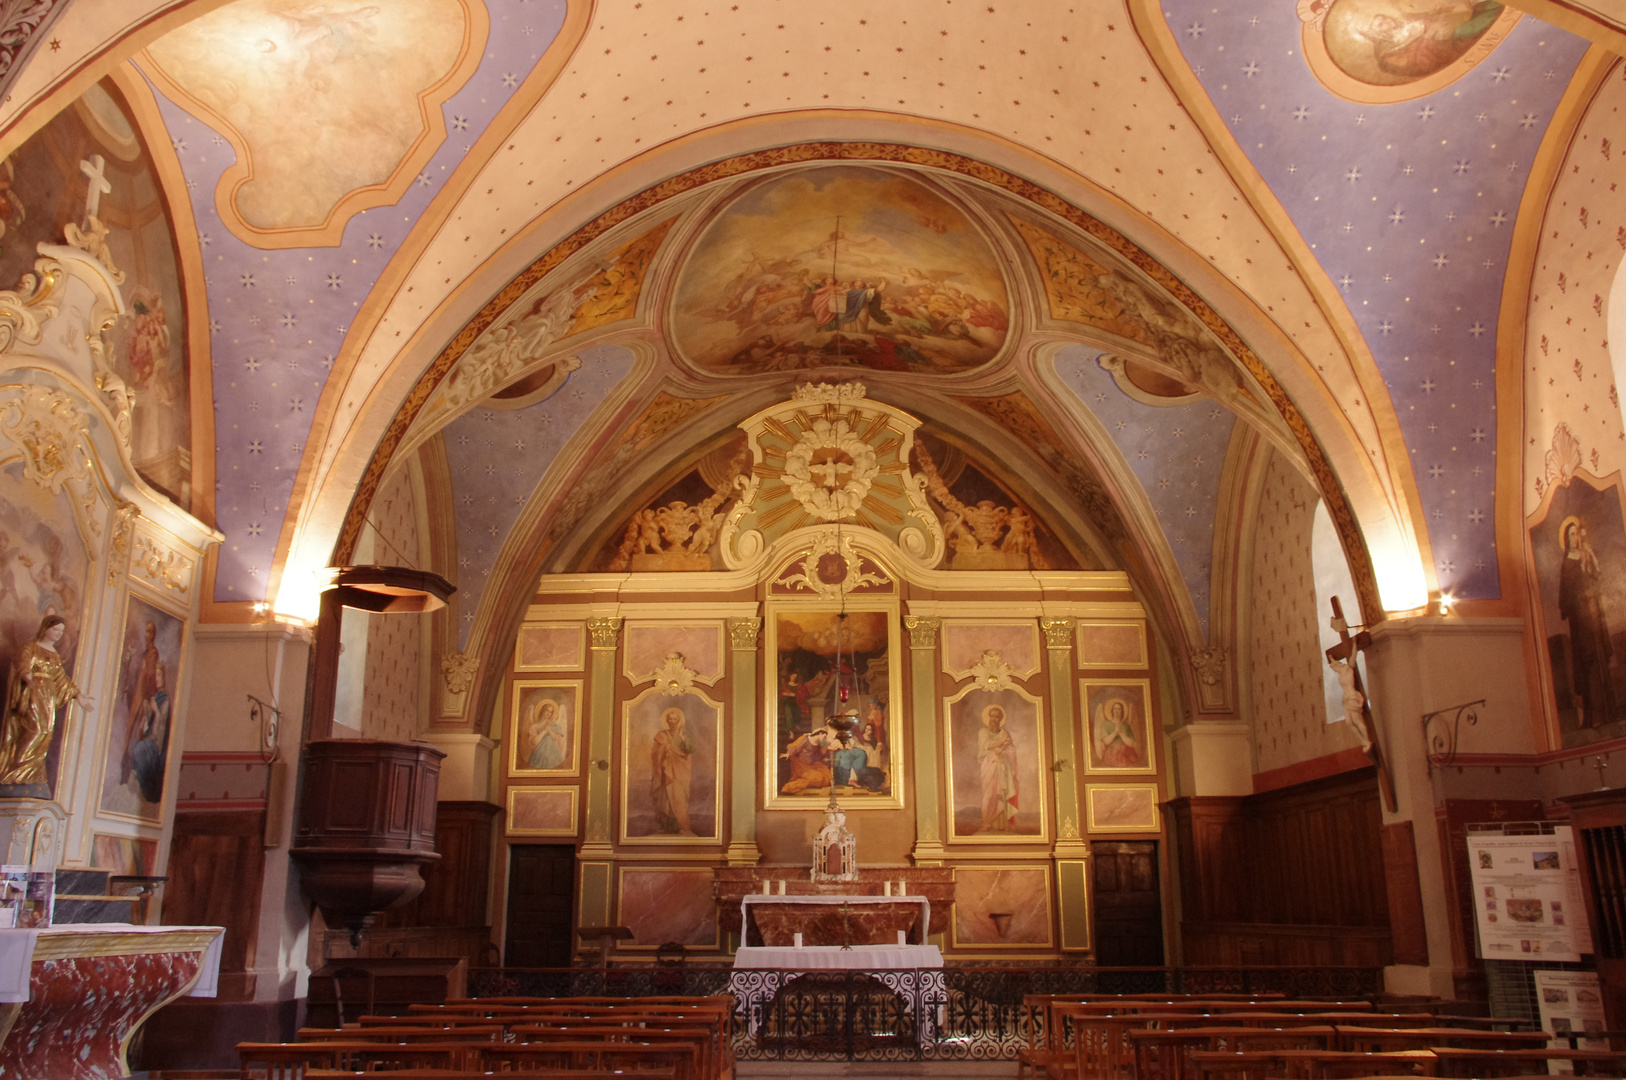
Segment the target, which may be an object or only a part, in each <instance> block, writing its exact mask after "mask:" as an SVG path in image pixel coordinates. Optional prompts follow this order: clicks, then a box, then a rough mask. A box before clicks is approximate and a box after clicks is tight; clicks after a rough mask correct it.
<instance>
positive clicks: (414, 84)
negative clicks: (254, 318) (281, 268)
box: [137, 0, 490, 248]
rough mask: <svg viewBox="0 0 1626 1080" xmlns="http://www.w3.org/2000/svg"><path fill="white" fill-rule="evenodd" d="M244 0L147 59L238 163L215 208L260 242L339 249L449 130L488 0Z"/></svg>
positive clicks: (171, 37) (160, 43)
mask: <svg viewBox="0 0 1626 1080" xmlns="http://www.w3.org/2000/svg"><path fill="white" fill-rule="evenodd" d="M308 8H309V4H308V3H306V2H305V0H238V2H237V3H233V4H228V5H227V6H225V7H223V8H219V9H217V10H215V11H212V12H210V13H209V14H207V15H204V16H202V17H201V18H198V19H195V20H193V21H192V22H189V23H187V24H186V25H184V26H181V27H179V28H177V29H176V30H173V31H171V32H170V33H168V34H166V35H164V37H162V38H160V39H159V40H157V41H155V42H153V43H152V44H151V45H149V46H148V47H147V48H146V49H145V50H144V51H143V52H142V53H141V54H140V55H139V57H138V61H137V62H138V63H139V65H140V66H141V68H142V70H143V71H144V72H145V73H146V74H147V75H148V76H149V77H151V78H152V80H153V81H154V82H155V83H157V84H158V85H159V87H160V88H161V89H162V90H163V92H164V93H165V94H166V95H168V96H169V97H170V98H171V99H172V100H174V101H175V102H176V103H177V104H178V105H180V106H181V107H182V108H184V109H186V110H187V111H188V112H191V113H193V114H194V115H196V116H197V117H198V118H199V119H201V120H203V121H205V122H206V123H208V124H209V125H210V126H212V127H214V128H215V129H216V130H217V131H219V132H220V134H221V135H222V136H223V137H224V138H225V139H226V140H227V141H228V142H229V143H230V144H231V146H232V149H233V150H234V151H235V152H236V154H237V162H236V164H234V165H233V166H232V167H231V168H229V169H227V170H226V172H225V173H224V174H223V175H222V176H221V178H220V183H219V185H218V186H217V187H216V188H215V205H216V207H217V209H218V210H219V212H220V217H221V220H222V221H223V222H225V224H226V227H227V228H229V229H230V230H231V231H232V233H233V234H234V235H236V236H237V237H238V238H239V239H241V240H242V241H244V242H245V243H247V244H251V245H253V246H255V247H258V248H297V247H332V246H335V245H337V244H338V243H340V241H341V240H342V239H343V235H344V227H345V223H346V222H348V221H349V220H350V218H352V217H354V216H355V215H356V214H359V213H361V212H362V211H364V210H369V209H372V208H373V207H377V206H389V205H392V204H394V203H396V202H398V201H400V199H401V196H402V195H404V194H405V193H406V190H407V187H408V186H409V185H410V184H411V183H412V180H413V178H414V177H415V176H417V174H418V173H419V172H420V171H421V170H422V169H423V168H424V166H426V165H427V164H428V163H429V159H430V158H431V157H433V156H434V154H435V152H436V151H437V150H438V149H439V148H440V146H441V144H442V143H443V142H444V141H445V139H446V122H445V117H444V116H443V114H442V106H443V105H444V104H445V103H446V101H447V100H448V99H449V98H450V97H451V96H452V95H453V94H455V93H457V91H458V90H460V89H462V87H463V85H464V84H465V83H467V82H468V80H469V79H470V78H471V77H472V76H473V75H474V72H475V69H476V68H477V67H478V66H479V63H480V55H481V52H482V51H483V50H484V48H485V43H486V38H487V36H488V34H489V31H490V17H489V15H488V13H487V12H486V9H485V5H484V4H482V3H481V2H480V0H390V2H389V4H388V7H387V10H388V17H387V18H386V17H384V14H385V10H386V9H385V7H384V6H383V5H380V4H379V3H377V0H330V2H329V3H328V4H326V5H325V6H324V11H323V17H322V19H320V20H317V19H313V18H311V17H310V15H309V11H308Z"/></svg>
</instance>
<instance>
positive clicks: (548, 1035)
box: [513, 1021, 724, 1080]
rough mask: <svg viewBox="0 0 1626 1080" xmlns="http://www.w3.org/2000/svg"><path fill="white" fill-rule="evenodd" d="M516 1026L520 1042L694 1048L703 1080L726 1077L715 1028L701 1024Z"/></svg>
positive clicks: (699, 1073) (518, 1041)
mask: <svg viewBox="0 0 1626 1080" xmlns="http://www.w3.org/2000/svg"><path fill="white" fill-rule="evenodd" d="M658 1023H659V1021H651V1022H650V1023H648V1024H621V1025H605V1024H591V1025H588V1024H570V1023H565V1024H559V1025H552V1024H549V1025H539V1024H516V1025H514V1028H513V1031H514V1039H515V1041H516V1042H517V1043H522V1044H533V1043H539V1042H570V1041H583V1040H593V1041H598V1040H602V1041H605V1042H647V1043H662V1044H671V1045H677V1044H682V1045H685V1046H693V1047H695V1048H696V1050H697V1052H698V1061H697V1065H696V1068H697V1075H698V1076H699V1077H702V1078H704V1080H720V1078H722V1077H723V1075H724V1070H723V1068H722V1063H721V1062H719V1061H718V1060H717V1054H716V1047H715V1042H714V1035H715V1033H716V1028H714V1027H711V1026H709V1025H702V1024H676V1025H674V1024H667V1025H664V1026H656V1025H657V1024H658Z"/></svg>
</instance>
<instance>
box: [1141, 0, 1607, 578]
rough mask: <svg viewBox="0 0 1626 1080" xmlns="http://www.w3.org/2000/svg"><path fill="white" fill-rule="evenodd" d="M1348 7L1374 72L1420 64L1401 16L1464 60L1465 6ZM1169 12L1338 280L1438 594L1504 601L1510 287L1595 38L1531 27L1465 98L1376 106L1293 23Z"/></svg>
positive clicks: (1194, 3)
mask: <svg viewBox="0 0 1626 1080" xmlns="http://www.w3.org/2000/svg"><path fill="white" fill-rule="evenodd" d="M1344 6H1348V7H1349V9H1350V10H1349V12H1347V13H1342V14H1340V13H1341V12H1342V9H1343V7H1344ZM1479 6H1480V7H1484V5H1479ZM1332 7H1333V9H1334V13H1335V14H1340V20H1341V21H1337V22H1336V23H1335V27H1334V30H1333V31H1332V35H1333V38H1334V39H1345V38H1347V39H1350V40H1351V42H1352V41H1353V38H1354V37H1355V36H1356V35H1357V32H1359V34H1360V35H1363V38H1362V39H1363V40H1365V41H1367V42H1368V43H1369V45H1370V47H1371V48H1372V49H1373V50H1374V52H1373V54H1372V55H1373V57H1374V58H1375V59H1374V61H1373V63H1374V64H1377V63H1379V60H1378V59H1376V58H1377V57H1379V56H1380V55H1381V56H1382V57H1384V58H1387V59H1385V60H1383V61H1382V62H1383V63H1388V64H1389V65H1390V67H1392V68H1395V67H1398V68H1399V69H1404V68H1405V67H1406V65H1407V64H1411V63H1413V62H1414V60H1407V59H1404V56H1405V55H1407V54H1406V53H1405V49H1406V48H1407V46H1406V45H1405V44H1404V42H1401V43H1399V44H1395V45H1393V46H1391V44H1389V43H1390V42H1394V41H1396V40H1397V39H1396V38H1395V37H1394V34H1395V33H1397V32H1401V31H1399V30H1398V29H1396V30H1393V31H1392V30H1391V29H1390V22H1388V21H1385V20H1389V21H1399V22H1402V23H1405V24H1406V25H1407V29H1406V30H1405V31H1404V32H1403V33H1405V34H1409V35H1411V36H1409V37H1407V38H1406V40H1407V41H1410V42H1412V43H1413V44H1412V45H1411V46H1410V49H1411V53H1410V54H1409V55H1411V56H1412V57H1414V58H1415V63H1417V64H1421V65H1422V66H1423V67H1427V66H1428V64H1430V63H1433V62H1434V61H1430V60H1426V54H1427V53H1428V52H1429V50H1434V51H1436V52H1438V53H1439V56H1437V57H1436V59H1440V58H1442V57H1443V55H1444V52H1445V51H1447V50H1455V49H1456V47H1457V46H1456V43H1454V42H1453V41H1452V39H1451V35H1452V34H1454V33H1455V32H1456V29H1454V28H1453V27H1455V28H1460V27H1462V26H1468V25H1469V23H1468V22H1459V21H1457V20H1458V16H1457V14H1455V13H1456V12H1459V11H1460V10H1462V9H1465V8H1466V7H1467V5H1464V4H1445V3H1428V2H1420V3H1402V2H1401V0H1384V2H1377V0H1365V2H1363V3H1362V4H1361V5H1359V6H1358V7H1357V6H1355V5H1353V4H1349V0H1343V3H1342V4H1334V5H1332ZM1165 15H1166V17H1167V19H1168V23H1169V27H1170V28H1171V29H1172V30H1173V31H1174V32H1175V33H1176V35H1177V36H1178V39H1179V41H1180V47H1181V49H1182V50H1183V52H1184V54H1185V57H1186V60H1187V61H1188V62H1189V63H1190V64H1191V66H1192V70H1193V71H1194V72H1195V73H1196V75H1197V77H1198V78H1199V79H1200V80H1201V81H1202V84H1203V87H1204V88H1205V89H1206V90H1207V92H1208V94H1209V96H1210V97H1211V98H1212V99H1213V102H1214V104H1215V106H1216V107H1217V108H1218V109H1219V111H1220V113H1221V115H1222V116H1223V117H1224V118H1225V121H1226V122H1227V124H1228V125H1229V127H1230V130H1231V133H1232V135H1234V136H1235V138H1236V140H1237V142H1238V144H1239V145H1240V146H1241V148H1242V150H1243V151H1244V152H1245V153H1246V154H1247V155H1248V157H1249V159H1250V160H1251V161H1252V163H1253V165H1254V167H1255V168H1257V169H1258V170H1259V172H1260V173H1261V174H1262V175H1263V176H1264V179H1265V181H1266V183H1268V184H1269V185H1270V188H1271V191H1272V192H1273V193H1274V195H1275V197H1276V198H1277V199H1279V200H1280V201H1281V204H1282V206H1283V207H1284V208H1285V209H1286V211H1287V213H1288V216H1289V217H1290V218H1291V219H1292V222H1293V224H1294V226H1296V227H1297V229H1298V230H1299V232H1300V233H1301V234H1302V235H1303V237H1304V239H1305V240H1306V241H1307V242H1308V244H1309V246H1310V249H1311V251H1312V252H1313V253H1314V255H1315V257H1316V258H1317V259H1318V260H1319V262H1320V264H1321V267H1322V268H1323V269H1324V270H1325V271H1326V273H1327V274H1328V275H1329V276H1330V277H1331V278H1332V280H1333V281H1334V282H1335V283H1336V284H1337V286H1338V289H1339V292H1340V294H1341V295H1342V296H1343V298H1344V302H1345V303H1346V304H1347V305H1348V307H1349V310H1350V313H1351V314H1352V315H1353V316H1354V319H1355V322H1356V324H1357V325H1358V326H1359V327H1360V330H1361V334H1362V337H1363V338H1364V340H1365V344H1366V346H1367V347H1368V348H1369V349H1370V350H1371V352H1372V356H1373V359H1374V360H1375V361H1376V362H1377V365H1378V370H1379V371H1380V372H1381V374H1382V376H1383V380H1384V383H1385V384H1386V385H1387V386H1388V387H1389V390H1390V394H1391V396H1392V397H1393V398H1394V399H1395V408H1396V411H1397V412H1398V414H1399V419H1400V427H1401V431H1402V433H1403V434H1404V436H1405V440H1406V446H1407V448H1408V452H1409V455H1410V457H1411V460H1412V468H1413V472H1414V474H1415V475H1416V477H1417V484H1418V487H1419V489H1420V492H1421V496H1422V503H1423V510H1424V513H1425V514H1426V517H1427V523H1428V528H1429V539H1430V541H1431V542H1432V545H1433V551H1434V561H1435V569H1436V571H1437V572H1438V575H1439V580H1440V586H1441V589H1442V590H1443V591H1446V592H1451V593H1454V594H1455V595H1457V596H1459V597H1494V596H1497V595H1498V594H1499V592H1500V585H1499V583H1498V579H1497V573H1496V550H1495V548H1496V544H1495V526H1494V515H1495V509H1496V507H1495V502H1496V498H1495V474H1496V412H1495V406H1496V396H1495V376H1494V371H1493V369H1494V366H1495V355H1496V328H1497V317H1498V314H1499V310H1500V305H1501V292H1502V280H1503V276H1504V274H1505V273H1506V272H1507V268H1508V267H1507V258H1508V248H1509V244H1510V243H1511V240H1512V236H1513V222H1514V217H1515V215H1516V214H1517V212H1518V208H1519V200H1520V198H1521V196H1522V195H1523V192H1524V187H1525V183H1526V181H1527V180H1528V178H1529V171H1530V165H1531V162H1532V161H1533V159H1534V157H1535V154H1536V150H1537V148H1538V147H1539V146H1540V144H1541V139H1542V136H1543V135H1544V134H1545V132H1546V129H1547V125H1548V122H1549V121H1551V119H1552V116H1553V108H1554V106H1555V105H1556V104H1557V103H1558V100H1559V98H1560V97H1561V96H1562V94H1563V92H1564V89H1565V87H1566V86H1567V85H1568V83H1569V78H1570V76H1571V74H1572V73H1573V72H1574V71H1575V67H1576V64H1577V63H1578V62H1579V60H1580V58H1581V54H1582V53H1583V52H1584V51H1585V49H1586V42H1585V41H1584V40H1582V39H1580V38H1577V37H1574V36H1572V35H1570V34H1567V33H1564V32H1563V31H1561V30H1558V29H1556V28H1554V27H1552V26H1549V25H1547V24H1545V23H1542V22H1539V21H1537V20H1536V19H1533V18H1525V19H1524V20H1523V21H1522V22H1521V23H1520V25H1519V26H1518V27H1517V28H1516V29H1514V30H1513V32H1512V33H1510V34H1508V35H1507V37H1506V39H1505V40H1504V41H1502V42H1501V44H1499V45H1498V46H1497V47H1496V49H1495V51H1494V52H1492V53H1491V54H1490V55H1489V56H1488V57H1487V58H1485V59H1483V60H1481V61H1480V62H1479V63H1477V64H1475V65H1474V66H1472V67H1471V68H1467V69H1466V70H1464V71H1463V72H1462V74H1461V76H1460V78H1458V79H1457V80H1456V81H1454V82H1452V83H1450V84H1449V85H1447V86H1444V87H1442V88H1441V89H1439V90H1436V91H1435V92H1434V93H1432V94H1429V95H1427V96H1424V97H1419V98H1415V99H1412V100H1409V101H1398V102H1395V103H1392V104H1374V103H1371V102H1369V101H1350V100H1347V99H1345V98H1343V97H1340V96H1338V95H1336V94H1335V93H1333V92H1332V91H1330V90H1329V89H1328V88H1327V86H1326V85H1325V84H1324V83H1323V82H1321V81H1320V80H1319V79H1318V78H1317V76H1316V74H1315V73H1314V72H1313V71H1312V70H1311V68H1310V66H1309V65H1308V64H1307V63H1306V61H1305V58H1304V56H1303V55H1302V49H1301V41H1302V36H1303V34H1302V30H1303V24H1302V23H1301V20H1300V19H1299V18H1298V17H1296V16H1295V15H1294V14H1293V13H1292V12H1290V11H1288V10H1287V9H1285V8H1280V9H1272V10H1271V11H1269V12H1263V11H1261V10H1260V9H1258V8H1256V7H1254V6H1251V5H1220V6H1215V5H1214V4H1212V3H1207V2H1198V0H1174V2H1170V3H1167V4H1166V5H1165ZM1346 16H1347V17H1346ZM1400 16H1404V18H1399V17H1400ZM1329 18H1331V16H1329ZM1473 18H1475V19H1477V18H1478V16H1474V17H1473ZM1477 25H1478V23H1477V22H1474V23H1473V26H1477ZM1340 27H1341V28H1342V29H1339V28H1340ZM1469 32H1470V33H1472V32H1473V30H1472V27H1470V30H1469ZM1440 35H1444V36H1443V37H1441V36H1440ZM1430 42H1437V43H1438V44H1430ZM1340 47H1342V46H1340ZM1350 48H1351V50H1353V49H1354V45H1353V44H1351V45H1350ZM1348 55H1354V52H1353V51H1351V52H1350V53H1349V54H1348ZM1455 59H1456V58H1455V57H1453V58H1452V60H1451V61H1450V63H1455ZM1351 68H1352V69H1354V70H1357V71H1362V72H1366V71H1368V68H1367V67H1365V66H1362V65H1357V64H1355V63H1354V62H1353V61H1351Z"/></svg>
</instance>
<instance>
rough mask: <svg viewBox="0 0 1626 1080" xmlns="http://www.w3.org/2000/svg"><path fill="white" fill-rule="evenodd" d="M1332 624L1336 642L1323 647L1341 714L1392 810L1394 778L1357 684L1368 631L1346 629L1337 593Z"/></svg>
mask: <svg viewBox="0 0 1626 1080" xmlns="http://www.w3.org/2000/svg"><path fill="white" fill-rule="evenodd" d="M1330 625H1331V626H1332V628H1333V629H1334V630H1335V631H1337V632H1338V644H1336V645H1334V646H1333V647H1332V648H1330V649H1328V650H1327V663H1328V664H1330V665H1331V666H1332V668H1333V670H1335V671H1336V672H1337V673H1338V682H1339V683H1340V684H1341V685H1342V686H1343V688H1344V716H1345V719H1347V720H1348V721H1349V723H1350V726H1351V727H1352V728H1353V729H1355V733H1356V735H1357V736H1358V737H1359V738H1360V740H1361V742H1362V743H1363V744H1364V745H1363V746H1362V749H1363V750H1365V751H1366V755H1367V756H1368V757H1370V758H1371V759H1372V764H1374V765H1376V766H1377V767H1378V790H1379V791H1381V792H1382V793H1383V804H1384V805H1385V806H1386V807H1388V809H1389V812H1390V813H1391V814H1392V813H1394V812H1395V811H1396V810H1398V809H1399V804H1398V803H1396V802H1395V782H1394V778H1393V777H1392V776H1390V775H1389V764H1388V762H1387V761H1385V760H1384V757H1383V747H1382V746H1381V745H1380V744H1379V742H1378V729H1377V726H1376V725H1375V724H1373V722H1372V707H1371V705H1370V704H1369V703H1368V702H1367V699H1366V688H1365V687H1364V686H1362V685H1361V671H1360V668H1359V667H1358V666H1356V663H1355V660H1356V657H1357V654H1359V653H1360V651H1361V650H1362V649H1365V648H1368V647H1369V646H1370V645H1371V644H1372V635H1371V634H1370V633H1368V632H1367V631H1365V630H1362V631H1360V632H1359V633H1356V634H1351V633H1350V632H1349V622H1348V620H1346V619H1345V618H1344V605H1343V604H1342V603H1340V602H1339V600H1338V597H1336V596H1335V597H1333V598H1332V622H1331V623H1330Z"/></svg>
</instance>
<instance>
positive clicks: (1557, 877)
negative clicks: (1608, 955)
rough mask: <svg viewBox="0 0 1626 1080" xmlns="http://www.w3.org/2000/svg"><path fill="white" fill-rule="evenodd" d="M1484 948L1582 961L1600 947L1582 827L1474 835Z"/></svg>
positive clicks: (1491, 956) (1471, 856)
mask: <svg viewBox="0 0 1626 1080" xmlns="http://www.w3.org/2000/svg"><path fill="white" fill-rule="evenodd" d="M1468 867H1469V870H1470V871H1471V872H1472V876H1473V890H1474V910H1475V912H1476V913H1477V915H1478V923H1479V955H1480V957H1482V958H1483V959H1486V960H1531V961H1578V960H1580V959H1581V954H1582V953H1583V952H1587V953H1589V952H1591V951H1592V933H1591V930H1590V928H1589V927H1588V926H1587V924H1586V905H1585V901H1584V900H1583V899H1582V896H1581V875H1580V873H1579V871H1578V869H1577V867H1576V862H1575V841H1574V834H1573V832H1572V830H1571V829H1570V827H1569V826H1568V825H1562V826H1559V827H1558V828H1557V829H1555V830H1554V831H1553V832H1552V833H1551V834H1550V835H1540V836H1503V835H1501V834H1499V833H1476V834H1471V835H1470V836H1469V837H1468Z"/></svg>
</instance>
